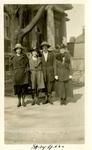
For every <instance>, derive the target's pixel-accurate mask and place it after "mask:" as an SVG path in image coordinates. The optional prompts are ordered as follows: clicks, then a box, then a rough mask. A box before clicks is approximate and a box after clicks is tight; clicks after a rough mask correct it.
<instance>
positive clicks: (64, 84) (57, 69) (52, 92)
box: [3, 4, 85, 144]
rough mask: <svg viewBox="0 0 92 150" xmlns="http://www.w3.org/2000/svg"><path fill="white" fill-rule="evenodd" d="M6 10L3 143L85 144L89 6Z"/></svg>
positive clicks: (19, 6)
mask: <svg viewBox="0 0 92 150" xmlns="http://www.w3.org/2000/svg"><path fill="white" fill-rule="evenodd" d="M3 13H4V16H3V17H4V96H5V97H4V122H5V124H4V131H5V132H4V142H5V144H37V143H38V144H84V143H85V121H84V120H85V99H84V88H85V15H84V14H85V5H84V4H4V5H3Z"/></svg>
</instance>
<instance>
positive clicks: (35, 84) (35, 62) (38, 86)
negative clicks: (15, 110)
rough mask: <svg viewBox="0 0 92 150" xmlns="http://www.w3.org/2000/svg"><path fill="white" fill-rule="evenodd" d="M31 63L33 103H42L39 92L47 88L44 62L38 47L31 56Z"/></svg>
mask: <svg viewBox="0 0 92 150" xmlns="http://www.w3.org/2000/svg"><path fill="white" fill-rule="evenodd" d="M29 65H30V71H31V83H32V98H33V101H32V105H34V104H38V105H39V104H40V101H39V93H40V91H41V90H42V89H44V88H45V85H44V80H43V72H42V62H41V58H40V57H39V55H38V52H37V50H36V48H33V50H32V51H31V55H30V58H29Z"/></svg>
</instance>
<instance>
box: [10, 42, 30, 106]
mask: <svg viewBox="0 0 92 150" xmlns="http://www.w3.org/2000/svg"><path fill="white" fill-rule="evenodd" d="M23 49H24V48H23V46H22V45H21V44H20V43H18V44H16V45H15V47H14V48H13V50H14V51H15V55H14V56H13V57H12V58H11V66H12V68H13V72H14V92H15V95H17V96H18V104H17V107H20V106H21V105H23V106H25V93H26V89H27V87H28V71H29V60H28V57H27V55H26V54H24V53H23Z"/></svg>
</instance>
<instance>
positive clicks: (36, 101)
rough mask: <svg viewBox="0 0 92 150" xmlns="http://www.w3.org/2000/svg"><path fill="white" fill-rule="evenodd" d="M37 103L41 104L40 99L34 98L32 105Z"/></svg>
mask: <svg viewBox="0 0 92 150" xmlns="http://www.w3.org/2000/svg"><path fill="white" fill-rule="evenodd" d="M35 104H37V105H40V101H39V99H38V98H34V99H33V101H32V103H31V105H35Z"/></svg>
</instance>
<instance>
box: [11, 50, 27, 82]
mask: <svg viewBox="0 0 92 150" xmlns="http://www.w3.org/2000/svg"><path fill="white" fill-rule="evenodd" d="M10 65H11V66H12V68H13V79H14V80H13V81H14V85H25V84H28V79H29V78H28V71H29V60H28V57H27V56H26V54H23V53H21V55H20V56H17V55H14V56H13V57H11V61H10Z"/></svg>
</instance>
